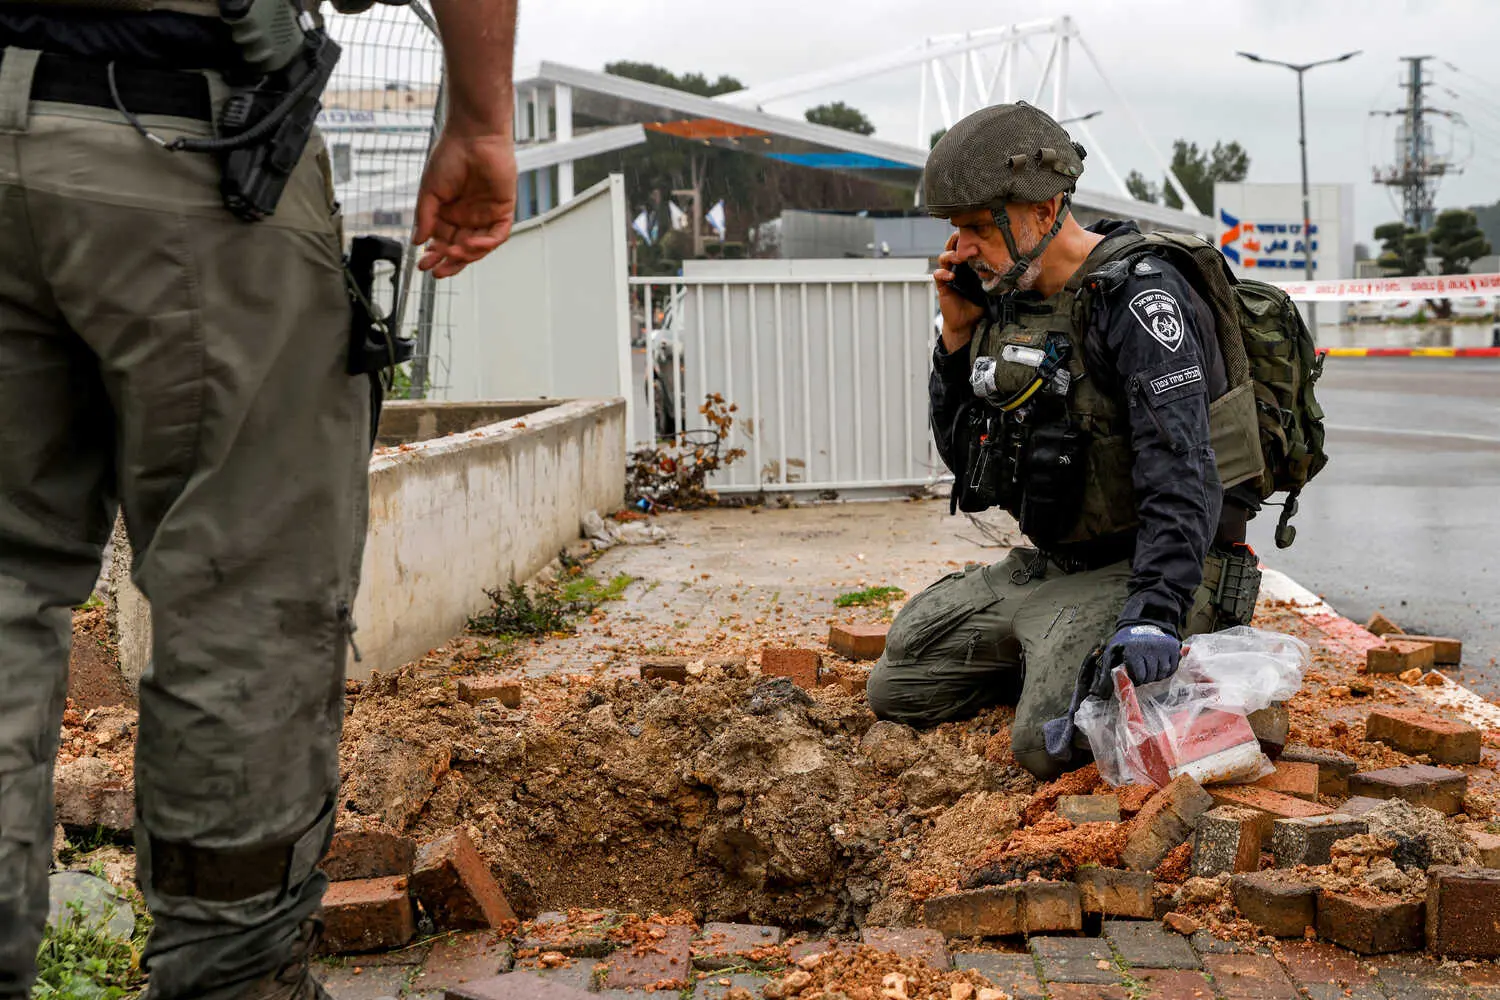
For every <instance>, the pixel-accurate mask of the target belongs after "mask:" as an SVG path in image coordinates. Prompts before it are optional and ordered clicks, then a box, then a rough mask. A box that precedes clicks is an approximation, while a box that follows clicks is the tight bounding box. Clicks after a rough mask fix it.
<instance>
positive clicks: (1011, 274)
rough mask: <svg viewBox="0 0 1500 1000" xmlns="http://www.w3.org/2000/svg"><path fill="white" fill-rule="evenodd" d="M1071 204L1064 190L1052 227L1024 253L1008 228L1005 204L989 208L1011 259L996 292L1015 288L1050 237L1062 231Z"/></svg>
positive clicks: (1001, 276) (1049, 241)
mask: <svg viewBox="0 0 1500 1000" xmlns="http://www.w3.org/2000/svg"><path fill="white" fill-rule="evenodd" d="M1072 204H1073V196H1072V195H1071V194H1069V193H1068V192H1066V191H1065V192H1063V196H1062V202H1061V203H1060V204H1059V205H1058V209H1057V218H1056V219H1054V220H1053V222H1052V228H1051V229H1049V230H1047V232H1046V233H1045V234H1044V235H1043V236H1042V238H1041V239H1040V240H1038V241H1037V244H1036V246H1034V247H1032V248H1031V249H1030V250H1029V251H1028V252H1026V253H1022V252H1021V251H1020V249H1019V248H1018V247H1017V246H1016V236H1015V233H1013V232H1011V228H1010V214H1009V213H1008V212H1006V211H1005V206H1003V205H1002V206H1000V207H999V208H992V209H990V215H992V216H993V217H994V219H995V226H996V227H997V228H998V229H999V230H1000V236H1001V238H1002V239H1004V240H1005V249H1006V251H1007V252H1008V253H1009V254H1010V259H1011V265H1010V269H1009V270H1007V271H1006V272H1005V273H1004V274H1002V275H1000V281H999V284H997V285H996V288H995V290H996V291H997V292H1010V291H1014V290H1015V288H1016V285H1017V283H1018V282H1020V280H1021V277H1022V276H1023V275H1024V274H1025V273H1026V269H1027V268H1029V267H1031V265H1032V263H1033V262H1034V261H1035V260H1036V259H1037V258H1038V257H1040V256H1041V255H1042V254H1043V253H1045V252H1046V250H1047V244H1049V243H1051V242H1052V238H1053V237H1054V236H1056V235H1057V234H1058V233H1059V232H1061V231H1062V226H1063V222H1064V220H1066V219H1067V217H1068V210H1069V208H1070V207H1071V205H1072Z"/></svg>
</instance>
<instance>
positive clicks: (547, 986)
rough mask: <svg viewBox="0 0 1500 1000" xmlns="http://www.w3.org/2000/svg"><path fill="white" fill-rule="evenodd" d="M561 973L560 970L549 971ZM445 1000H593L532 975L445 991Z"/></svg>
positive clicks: (552, 980) (513, 975)
mask: <svg viewBox="0 0 1500 1000" xmlns="http://www.w3.org/2000/svg"><path fill="white" fill-rule="evenodd" d="M553 971H562V970H553ZM444 996H445V997H446V1000H595V998H596V997H597V996H598V994H595V993H590V992H589V991H588V990H587V989H585V988H584V987H582V986H578V985H575V984H572V983H567V982H562V981H561V980H559V979H557V978H556V977H549V976H543V975H539V974H537V973H535V972H511V973H507V974H506V975H503V976H496V977H495V978H493V979H481V980H479V981H477V982H472V983H465V984H464V985H463V986H458V987H454V988H453V989H451V990H448V991H447V992H446V993H445V994H444Z"/></svg>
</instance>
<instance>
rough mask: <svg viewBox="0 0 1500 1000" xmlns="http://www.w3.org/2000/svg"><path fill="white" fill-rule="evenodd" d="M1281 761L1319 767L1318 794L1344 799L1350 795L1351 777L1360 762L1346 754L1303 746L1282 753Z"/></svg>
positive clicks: (1296, 746)
mask: <svg viewBox="0 0 1500 1000" xmlns="http://www.w3.org/2000/svg"><path fill="white" fill-rule="evenodd" d="M1281 760H1283V761H1290V762H1293V763H1299V764H1316V765H1318V794H1319V795H1328V796H1332V797H1334V798H1343V797H1344V796H1345V795H1348V794H1349V775H1351V774H1353V773H1354V772H1355V771H1357V770H1359V762H1358V761H1357V760H1355V759H1354V758H1353V757H1350V756H1349V755H1348V754H1346V753H1339V752H1338V751H1337V750H1320V749H1316V748H1314V747H1309V746H1303V745H1301V744H1296V745H1293V746H1289V747H1287V748H1286V749H1285V750H1283V751H1281Z"/></svg>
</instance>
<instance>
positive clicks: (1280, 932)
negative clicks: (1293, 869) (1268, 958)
mask: <svg viewBox="0 0 1500 1000" xmlns="http://www.w3.org/2000/svg"><path fill="white" fill-rule="evenodd" d="M1230 892H1231V894H1232V895H1233V896H1234V905H1235V907H1236V908H1237V909H1238V910H1239V911H1240V913H1241V914H1242V915H1243V916H1244V918H1245V919H1246V920H1248V921H1250V922H1251V923H1252V924H1254V925H1255V926H1257V927H1259V928H1260V929H1261V930H1263V931H1265V932H1266V933H1267V934H1270V935H1271V936H1272V937H1293V938H1299V937H1301V936H1302V934H1303V931H1305V930H1306V929H1307V928H1308V927H1312V926H1314V925H1315V924H1316V923H1317V921H1318V913H1317V897H1318V890H1317V888H1316V887H1315V886H1314V885H1312V884H1311V883H1308V882H1302V881H1299V880H1297V879H1295V878H1292V877H1289V876H1286V875H1283V874H1281V873H1280V872H1274V871H1266V872H1248V873H1246V874H1243V875H1236V876H1234V877H1233V879H1231V881H1230Z"/></svg>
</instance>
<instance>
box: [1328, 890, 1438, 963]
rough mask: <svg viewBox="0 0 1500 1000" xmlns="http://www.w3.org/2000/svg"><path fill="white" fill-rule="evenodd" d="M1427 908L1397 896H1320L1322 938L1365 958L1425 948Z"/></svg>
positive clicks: (1332, 893) (1329, 894) (1331, 893)
mask: <svg viewBox="0 0 1500 1000" xmlns="http://www.w3.org/2000/svg"><path fill="white" fill-rule="evenodd" d="M1423 931H1424V927H1423V906H1422V904H1421V903H1420V902H1416V903H1412V902H1406V901H1403V900H1401V899H1398V898H1396V897H1394V896H1348V895H1344V894H1343V893H1335V892H1325V893H1323V894H1321V895H1320V896H1319V897H1318V937H1320V938H1323V939H1324V940H1325V941H1332V942H1333V943H1334V944H1336V945H1339V946H1340V947H1344V948H1348V949H1349V950H1350V951H1354V952H1358V953H1359V954H1361V955H1380V954H1384V953H1386V952H1391V951H1412V950H1414V949H1419V948H1421V947H1422V938H1423Z"/></svg>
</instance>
